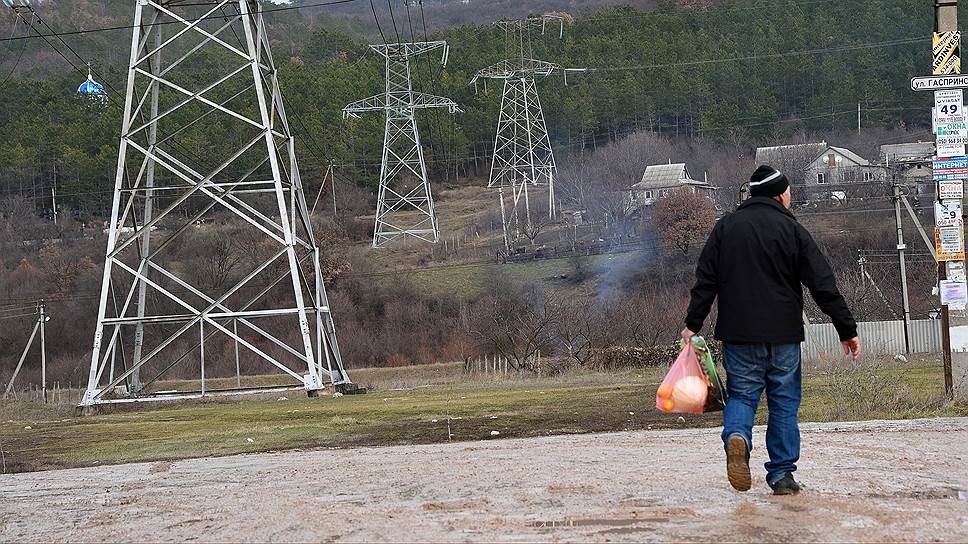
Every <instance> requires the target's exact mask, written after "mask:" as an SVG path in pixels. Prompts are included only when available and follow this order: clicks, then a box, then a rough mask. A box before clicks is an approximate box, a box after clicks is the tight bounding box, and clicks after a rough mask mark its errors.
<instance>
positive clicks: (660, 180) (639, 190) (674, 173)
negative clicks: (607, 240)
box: [628, 162, 716, 210]
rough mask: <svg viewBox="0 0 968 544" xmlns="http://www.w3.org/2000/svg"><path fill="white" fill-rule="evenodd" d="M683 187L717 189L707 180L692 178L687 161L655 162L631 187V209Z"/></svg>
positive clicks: (645, 204) (694, 189) (629, 196)
mask: <svg viewBox="0 0 968 544" xmlns="http://www.w3.org/2000/svg"><path fill="white" fill-rule="evenodd" d="M682 188H686V189H687V190H689V191H692V192H693V193H698V192H709V191H713V190H715V189H716V188H715V187H713V186H712V185H710V184H709V183H707V182H705V181H697V180H694V179H692V177H690V176H689V171H688V170H687V169H686V164H685V163H681V162H680V163H670V164H653V165H650V166H647V167H646V168H645V172H644V173H643V174H642V181H640V182H638V183H635V184H633V185H632V186H631V187H629V194H628V200H629V209H630V210H635V209H638V208H641V207H642V206H651V205H652V204H653V203H655V201H656V200H658V199H660V198H662V197H665V196H668V195H669V194H670V193H672V192H674V191H677V190H679V189H682Z"/></svg>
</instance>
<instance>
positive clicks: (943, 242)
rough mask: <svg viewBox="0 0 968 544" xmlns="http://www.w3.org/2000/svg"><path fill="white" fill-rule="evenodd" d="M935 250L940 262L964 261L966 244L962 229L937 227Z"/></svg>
mask: <svg viewBox="0 0 968 544" xmlns="http://www.w3.org/2000/svg"><path fill="white" fill-rule="evenodd" d="M934 250H935V253H937V254H938V262H939V263H940V262H945V261H964V260H965V243H964V231H963V230H962V227H935V228H934Z"/></svg>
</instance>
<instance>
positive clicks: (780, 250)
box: [686, 197, 857, 344]
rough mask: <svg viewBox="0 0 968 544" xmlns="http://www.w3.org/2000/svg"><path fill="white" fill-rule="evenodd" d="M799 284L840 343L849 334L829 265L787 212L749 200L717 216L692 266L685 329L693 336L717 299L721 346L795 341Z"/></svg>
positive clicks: (850, 325)
mask: <svg viewBox="0 0 968 544" xmlns="http://www.w3.org/2000/svg"><path fill="white" fill-rule="evenodd" d="M801 284H802V285H806V286H807V289H809V290H810V294H811V295H813V299H814V300H815V301H816V302H817V305H818V306H820V309H821V310H823V312H824V313H825V314H827V315H829V316H830V317H831V319H832V320H833V322H834V327H835V328H836V329H837V332H838V333H839V335H840V339H841V340H849V339H851V338H853V337H855V336H857V324H856V323H855V322H854V318H853V317H852V316H851V314H850V310H849V309H848V308H847V303H846V302H845V301H844V297H843V296H841V294H840V291H838V290H837V282H836V278H835V277H834V274H833V271H832V270H831V269H830V265H829V264H827V260H826V259H825V258H824V256H823V255H822V254H821V253H820V249H819V248H817V244H816V242H814V241H813V238H812V237H811V236H810V233H809V232H807V229H805V228H804V227H803V225H801V224H800V223H799V222H797V220H796V218H795V217H793V214H792V213H790V211H789V210H787V209H786V208H784V207H783V205H782V204H780V203H779V202H777V201H776V200H774V199H772V198H766V197H753V198H750V199H749V200H747V201H746V202H744V203H743V204H742V205H740V207H739V208H738V209H737V210H736V211H735V212H733V213H731V214H729V215H727V216H726V217H724V218H722V219H720V220H719V222H717V223H716V226H715V227H714V228H713V231H712V233H711V234H710V235H709V240H707V241H706V245H705V247H704V248H703V250H702V254H701V255H700V257H699V263H698V265H697V266H696V285H695V287H693V288H692V299H691V300H690V302H689V311H688V313H687V316H686V326H687V327H689V330H691V331H693V332H696V333H698V332H699V331H700V329H702V324H703V321H705V320H706V317H707V316H708V315H709V309H710V307H711V306H712V304H713V300H714V299H715V298H716V297H717V296H718V297H719V318H718V321H717V323H716V338H717V339H718V340H721V341H723V342H728V343H761V342H762V343H774V344H793V343H797V342H802V341H803V290H802V289H801V287H800V285H801Z"/></svg>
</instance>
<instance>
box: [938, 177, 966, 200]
mask: <svg viewBox="0 0 968 544" xmlns="http://www.w3.org/2000/svg"><path fill="white" fill-rule="evenodd" d="M938 196H939V197H940V198H941V200H961V199H962V198H964V196H965V182H964V181H962V180H960V179H949V180H947V181H940V182H938Z"/></svg>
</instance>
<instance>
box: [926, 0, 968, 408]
mask: <svg viewBox="0 0 968 544" xmlns="http://www.w3.org/2000/svg"><path fill="white" fill-rule="evenodd" d="M957 30H958V0H934V31H935V32H954V31H957ZM937 194H938V199H939V200H940V198H941V193H940V191H937ZM947 277H948V274H947V265H946V263H944V262H939V263H938V279H939V280H945V279H947ZM965 325H968V319H966V318H965V316H964V312H958V315H957V316H954V319H952V315H951V312H949V310H948V306H946V305H944V306H942V307H941V353H942V359H943V362H944V390H945V395H946V396H947V397H948V398H953V397H954V394H955V391H954V380H953V375H952V374H953V373H952V370H953V368H954V367H955V366H957V367H958V368H959V369H960V370H962V371H964V369H966V368H968V353H966V352H964V351H961V350H959V351H957V352H952V351H951V347H952V346H951V328H952V326H954V327H960V326H965ZM960 382H962V383H960V384H959V385H960V390H961V391H960V392H959V396H964V395H965V394H966V391H965V388H966V387H965V384H964V383H963V382H964V380H963V379H962V380H960Z"/></svg>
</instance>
